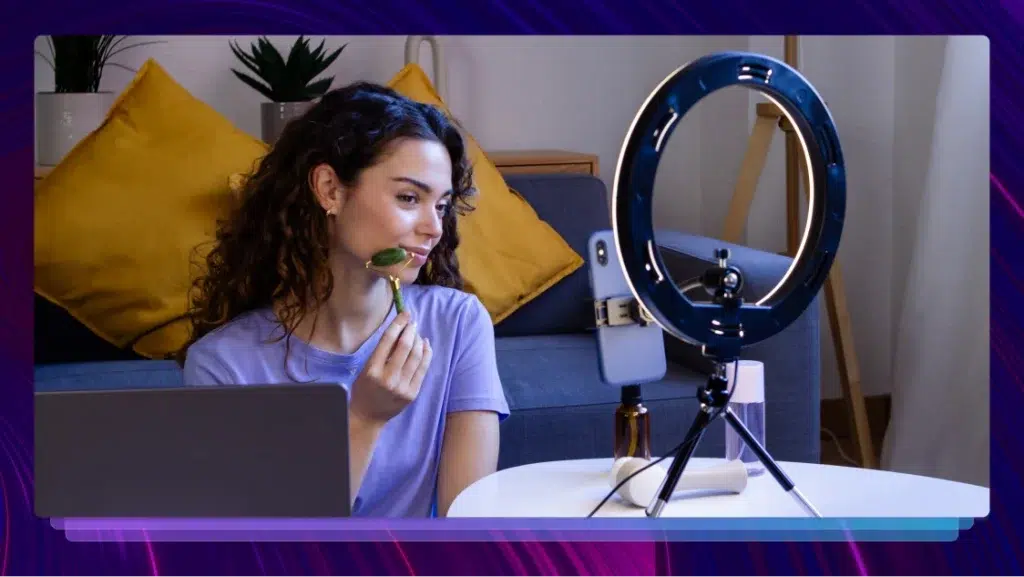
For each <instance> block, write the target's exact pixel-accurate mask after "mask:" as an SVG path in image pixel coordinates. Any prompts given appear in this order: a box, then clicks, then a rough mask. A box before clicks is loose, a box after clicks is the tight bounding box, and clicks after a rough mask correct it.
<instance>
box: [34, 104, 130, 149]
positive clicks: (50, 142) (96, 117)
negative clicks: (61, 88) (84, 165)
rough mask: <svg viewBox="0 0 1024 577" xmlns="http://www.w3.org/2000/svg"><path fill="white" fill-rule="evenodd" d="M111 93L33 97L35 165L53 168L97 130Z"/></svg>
mask: <svg viewBox="0 0 1024 577" xmlns="http://www.w3.org/2000/svg"><path fill="white" fill-rule="evenodd" d="M115 97H116V94H115V93H113V92H86V93H66V92H39V93H37V94H36V146H37V149H36V152H37V154H38V157H37V160H36V162H37V163H38V164H40V165H42V166H56V165H57V164H59V163H60V161H61V160H62V159H63V158H64V156H65V155H66V154H67V153H68V152H70V151H71V149H72V148H74V147H75V145H76V144H78V143H79V142H80V141H81V140H82V139H83V138H85V137H86V136H87V135H88V134H89V133H90V132H92V131H94V130H96V129H97V128H99V126H100V124H101V123H102V122H103V119H104V118H106V116H107V112H109V111H110V107H111V106H113V104H114V98H115Z"/></svg>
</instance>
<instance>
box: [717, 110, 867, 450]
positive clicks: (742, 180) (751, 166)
mask: <svg viewBox="0 0 1024 577" xmlns="http://www.w3.org/2000/svg"><path fill="white" fill-rule="evenodd" d="M776 125H778V126H779V127H781V128H782V130H783V132H784V133H785V134H786V143H787V147H786V148H787V155H786V156H787V183H786V184H787V186H786V244H787V252H788V253H789V255H790V256H795V255H796V251H797V248H798V244H799V241H800V237H801V234H800V228H801V227H800V198H801V197H800V192H799V189H800V188H803V191H804V197H805V198H806V197H807V195H808V194H809V193H810V190H811V188H810V184H809V182H808V180H807V174H806V171H805V170H804V169H803V168H804V167H803V163H802V162H800V161H799V152H800V150H799V144H797V146H796V148H795V150H792V154H790V153H791V146H792V145H791V144H790V142H791V141H793V142H795V136H796V135H795V133H793V130H792V127H790V126H789V123H788V122H787V121H786V120H785V117H784V116H783V115H782V113H781V111H779V110H778V109H777V108H776V107H775V105H774V104H771V103H760V104H758V105H757V121H756V123H755V124H754V129H753V131H752V132H751V135H750V143H749V144H748V146H747V153H746V156H744V158H743V164H742V165H741V166H740V173H739V178H738V179H737V181H736V187H735V188H734V190H733V196H732V200H731V201H730V202H729V212H728V214H727V215H726V219H725V230H724V233H723V237H722V240H724V241H726V242H731V243H735V244H741V241H742V238H741V237H742V236H743V231H744V230H745V229H746V227H747V217H748V215H749V213H750V205H751V203H753V201H754V194H755V193H756V192H757V184H758V181H759V180H760V178H761V172H762V171H763V170H764V165H765V162H766V160H767V158H768V151H769V149H770V148H771V143H772V137H773V136H774V133H775V127H776ZM789 158H793V159H795V160H796V162H795V163H793V162H792V161H790V160H789ZM794 165H795V169H793V166H794ZM790 169H793V170H790ZM790 179H793V180H795V181H796V182H795V184H796V186H794V182H792V181H791V180H790ZM801 185H802V186H801ZM825 307H826V309H827V316H828V322H829V327H830V328H831V332H832V344H833V347H834V348H835V355H836V362H837V363H838V365H839V367H838V368H839V380H840V384H841V386H842V389H843V398H844V400H845V401H846V406H847V410H848V414H849V416H850V424H851V428H852V430H853V441H854V444H855V446H856V449H857V453H858V456H859V457H860V463H861V466H862V467H865V468H870V469H874V468H877V467H878V464H877V459H876V458H875V450H874V446H873V442H872V439H871V426H870V423H869V422H868V416H867V408H866V406H865V403H864V392H863V390H862V389H861V384H860V370H859V368H858V367H859V365H858V363H857V354H856V350H855V348H854V343H853V331H852V328H851V323H850V314H849V311H848V309H847V306H846V292H845V290H844V289H843V281H842V270H841V267H840V266H839V259H838V258H837V259H836V260H835V261H834V262H833V264H832V269H831V271H830V272H829V276H828V278H827V279H826V282H825Z"/></svg>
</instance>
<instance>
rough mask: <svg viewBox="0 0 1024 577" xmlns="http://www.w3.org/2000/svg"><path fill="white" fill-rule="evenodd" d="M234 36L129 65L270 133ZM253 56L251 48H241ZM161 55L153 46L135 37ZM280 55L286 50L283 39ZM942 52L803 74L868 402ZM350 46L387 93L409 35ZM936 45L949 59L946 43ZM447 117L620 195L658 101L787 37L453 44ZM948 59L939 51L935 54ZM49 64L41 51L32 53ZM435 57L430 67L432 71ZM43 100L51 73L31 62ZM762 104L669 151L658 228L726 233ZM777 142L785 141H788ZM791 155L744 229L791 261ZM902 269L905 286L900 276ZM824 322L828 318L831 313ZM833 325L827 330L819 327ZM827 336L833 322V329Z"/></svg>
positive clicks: (834, 40)
mask: <svg viewBox="0 0 1024 577" xmlns="http://www.w3.org/2000/svg"><path fill="white" fill-rule="evenodd" d="M229 38H230V37H217V36H178V37H165V38H162V40H165V41H166V42H165V43H164V44H159V45H154V46H146V47H143V48H141V49H138V50H136V51H131V52H128V53H125V54H123V55H121V56H122V58H119V59H118V62H121V63H123V64H126V65H128V66H131V67H136V68H137V67H138V66H139V65H141V63H142V62H143V61H144V60H145V59H146V58H148V57H154V58H156V59H157V60H158V61H159V62H160V63H161V65H162V66H164V67H165V68H166V69H167V70H168V71H169V72H170V74H171V75H173V76H174V77H175V78H176V79H177V80H178V81H179V82H180V83H181V84H182V85H183V86H184V87H185V88H187V89H188V90H190V91H191V92H192V93H193V94H194V95H195V96H197V97H198V98H200V99H202V100H204V101H206V102H207V103H209V104H210V105H212V106H213V107H214V108H216V109H217V110H218V111H220V112H221V113H222V114H224V115H225V116H226V117H227V118H229V119H230V120H231V121H233V122H234V123H235V124H237V125H238V126H239V127H241V128H242V129H244V130H246V131H248V132H249V133H251V134H253V135H258V134H259V111H258V103H259V102H261V98H262V97H261V96H260V95H258V94H257V93H256V92H254V91H253V90H251V89H250V88H248V87H247V86H245V85H243V84H242V83H241V82H240V81H238V80H237V79H235V77H234V76H233V75H232V74H231V73H230V68H231V67H232V66H237V64H236V62H235V60H234V56H233V55H232V54H231V52H230V50H229V48H228V40H229ZM237 39H238V40H239V41H240V42H241V43H242V45H243V46H248V44H249V42H251V41H252V39H253V38H251V37H237ZM139 40H151V38H139ZM271 40H272V41H273V42H274V43H275V44H276V45H277V46H278V47H279V48H280V49H284V48H285V47H286V46H287V45H288V43H290V41H291V40H292V38H290V37H272V38H271ZM941 41H942V40H941V39H939V40H936V39H933V38H927V37H915V38H893V37H802V38H801V54H800V68H801V71H802V72H803V73H804V74H805V75H806V76H807V77H808V79H809V80H810V81H811V83H812V84H814V85H815V86H816V87H817V88H818V91H819V92H820V93H821V94H822V96H823V97H824V98H825V99H826V101H827V102H828V103H829V105H830V107H831V109H832V112H833V114H834V116H835V119H836V122H837V125H838V128H839V134H840V138H841V144H842V146H843V149H844V153H845V156H846V162H847V170H848V184H849V189H848V190H849V202H848V212H847V221H846V229H845V232H844V237H843V248H842V251H841V254H840V258H841V262H842V266H843V272H844V276H845V280H846V292H847V299H848V301H849V307H850V313H851V316H852V321H853V330H854V335H855V338H856V346H857V353H858V356H859V360H860V368H861V374H862V383H863V386H864V390H865V393H867V394H878V393H884V392H887V391H889V390H890V382H891V374H892V355H891V348H892V333H893V330H894V326H895V320H894V319H897V318H898V316H899V315H898V313H897V312H894V307H898V306H899V303H900V302H901V299H902V296H899V297H897V296H894V295H902V287H903V286H905V283H906V275H905V273H904V272H902V267H903V266H905V263H906V262H907V260H908V259H909V254H906V253H905V252H901V251H900V250H899V249H898V248H897V249H894V244H895V245H896V246H897V247H898V245H899V243H901V242H902V241H903V240H905V239H907V238H912V235H913V230H912V228H911V227H910V226H909V223H910V221H912V220H913V217H914V215H915V214H916V211H917V208H916V204H915V203H916V202H917V200H916V199H919V198H920V193H921V190H923V186H924V174H925V170H926V161H927V153H926V151H927V150H928V149H929V146H930V140H931V119H932V118H933V117H934V115H933V114H929V113H928V107H929V106H930V107H932V110H934V98H935V90H936V87H937V86H938V74H939V70H940V69H941V60H942V55H941ZM344 42H348V43H349V45H348V47H347V48H346V49H345V51H344V53H343V54H342V56H341V57H340V58H339V59H338V61H337V62H335V64H334V65H333V66H332V67H331V69H330V71H329V73H331V74H334V75H335V77H336V81H335V82H336V85H337V84H341V83H345V82H349V81H352V80H357V79H360V80H371V81H377V82H386V81H387V80H389V79H390V78H391V77H392V76H393V75H394V74H395V73H396V72H397V71H398V70H399V69H400V68H401V67H402V65H403V53H404V42H405V37H404V36H361V37H337V36H335V37H329V38H328V45H330V46H339V45H340V44H342V43H344ZM936 43H939V44H936ZM443 44H444V48H445V53H446V58H447V60H448V83H447V84H448V86H447V88H448V94H449V98H448V102H449V105H450V107H451V108H452V110H453V112H454V113H455V114H456V115H458V116H459V117H460V119H461V120H462V121H463V122H464V124H465V125H466V126H467V128H468V129H469V130H470V131H471V132H472V133H473V135H474V136H475V137H476V138H477V139H478V141H479V142H480V143H481V145H482V146H484V147H485V148H488V149H509V148H565V149H571V150H578V151H582V152H589V153H595V154H598V155H599V156H600V161H601V176H602V178H603V179H604V181H605V183H606V184H608V185H609V186H611V184H612V176H613V173H614V169H615V163H616V160H617V156H618V153H619V149H620V147H621V144H622V140H623V138H624V136H625V134H626V130H627V129H628V126H629V123H630V121H631V120H632V118H633V116H634V114H635V113H636V111H637V110H638V108H639V106H640V105H641V104H642V102H643V100H644V98H645V97H646V96H647V95H648V93H649V92H650V90H651V89H652V88H653V87H654V86H655V85H656V84H657V83H658V82H659V81H661V80H662V79H663V78H664V77H665V75H667V74H669V73H670V72H672V71H673V70H674V69H676V68H677V67H678V66H680V65H682V64H684V63H685V62H687V61H689V60H691V59H693V58H696V57H698V56H701V55H703V54H706V53H708V52H712V51H717V50H748V49H749V50H753V51H757V52H762V53H765V54H768V55H771V56H775V57H778V58H781V57H782V47H783V40H782V37H779V36H776V37H745V36H738V37H695V36H689V37H687V36H683V37H667V36H657V37H623V36H618V37H571V38H566V37H540V36H537V37H493V36H486V37H475V36H461V37H446V38H444V39H443ZM936 46H938V48H939V49H936ZM36 47H37V49H39V50H42V51H44V52H45V50H46V48H45V40H44V39H39V40H37V45H36ZM429 53H430V51H429V48H428V47H427V46H426V45H424V47H423V54H424V68H425V69H426V70H427V71H428V73H429V72H430V66H429V60H427V58H428V56H429ZM36 71H37V73H36V88H37V89H38V90H50V89H52V81H53V78H52V73H51V72H50V70H49V68H48V67H47V66H46V64H45V63H44V62H43V61H42V59H39V58H37V59H36ZM130 78H131V73H130V72H127V71H124V70H121V69H118V68H108V69H107V71H106V73H105V76H104V81H103V88H105V89H109V90H114V91H119V90H121V89H122V88H123V87H124V86H125V85H126V84H127V82H128V81H129V80H130ZM755 100H756V95H754V94H752V93H749V92H748V91H746V90H744V89H741V88H736V89H726V90H725V91H723V92H722V93H721V94H718V95H715V96H713V97H710V98H707V99H705V100H704V101H702V102H701V103H699V104H698V105H697V107H696V108H695V109H694V111H693V112H692V113H691V114H690V115H688V116H687V117H685V118H684V119H683V120H682V122H681V124H680V126H679V127H678V128H677V129H676V131H675V133H674V138H673V139H672V140H671V141H670V142H669V145H668V150H667V151H666V157H665V161H663V162H662V168H661V169H660V170H659V173H658V177H657V186H658V195H657V200H656V205H657V210H656V220H657V222H656V225H657V226H659V227H660V226H674V227H676V228H679V229H681V230H685V231H688V232H696V233H701V234H707V235H709V236H716V235H718V234H720V231H721V227H722V223H723V222H724V218H725V211H726V207H727V205H728V201H729V197H730V195H731V194H732V187H733V185H734V183H735V179H736V174H737V171H738V168H739V164H740V161H741V159H742V156H743V153H744V151H745V150H746V144H747V138H748V137H749V131H750V128H751V127H752V124H753V117H752V115H753V112H752V111H753V102H754V101H755ZM780 134H781V133H780ZM783 150H784V143H783V139H782V138H781V137H779V138H776V140H775V141H774V143H773V148H772V151H771V154H770V155H769V160H768V164H767V167H766V169H765V172H764V174H763V177H762V180H761V183H760V186H759V189H758V193H757V197H756V199H755V202H754V205H753V207H752V212H751V217H750V221H749V223H748V236H747V244H749V245H751V246H755V247H758V248H762V249H767V250H773V251H781V250H783V249H784V248H785V235H784V231H783V228H784V223H785V201H784V198H785V195H784V182H785V177H784V166H783ZM894 266H895V267H896V271H897V272H894V270H893V269H894ZM822 313H824V309H822ZM823 319H824V317H823ZM823 324H826V325H827V323H823ZM822 337H823V340H822V352H823V370H824V374H823V384H822V388H823V394H824V395H825V396H826V397H838V396H839V395H840V388H839V385H838V377H837V374H836V370H835V360H834V355H833V353H832V342H831V338H830V336H829V333H828V331H827V329H824V332H823V335H822Z"/></svg>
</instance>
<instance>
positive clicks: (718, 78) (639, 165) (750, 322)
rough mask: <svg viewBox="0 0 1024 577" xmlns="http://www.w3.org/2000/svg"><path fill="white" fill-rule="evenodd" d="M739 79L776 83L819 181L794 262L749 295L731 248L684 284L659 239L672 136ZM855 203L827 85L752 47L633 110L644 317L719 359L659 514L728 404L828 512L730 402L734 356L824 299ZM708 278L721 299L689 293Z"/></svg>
mask: <svg viewBox="0 0 1024 577" xmlns="http://www.w3.org/2000/svg"><path fill="white" fill-rule="evenodd" d="M733 85H740V86H746V87H748V88H751V89H753V90H755V91H757V92H760V93H762V94H764V95H765V96H766V97H767V98H768V99H769V100H771V101H772V102H773V103H775V105H776V106H778V108H779V110H781V111H782V114H783V116H785V118H786V119H787V120H788V121H789V123H790V125H791V126H792V127H793V128H794V130H795V132H796V134H797V139H798V140H799V142H800V148H801V150H802V152H803V160H804V164H805V170H806V171H807V175H808V179H807V181H808V183H809V188H810V190H808V197H809V201H808V207H807V212H808V215H807V224H806V226H805V227H804V234H803V238H802V239H801V241H800V245H799V248H798V250H797V253H796V255H795V256H794V258H793V262H792V263H791V264H790V266H789V269H788V270H787V271H786V274H785V275H783V277H782V279H781V280H780V281H779V283H778V284H777V285H776V286H775V287H774V288H772V289H771V290H770V291H768V293H767V294H766V295H765V296H764V297H763V298H761V299H760V300H758V301H757V302H755V303H753V304H749V305H747V304H744V303H743V299H742V298H740V292H741V291H742V289H743V273H742V271H741V270H740V269H739V268H737V267H735V266H733V265H731V264H729V253H728V251H727V250H724V249H722V250H716V251H715V255H714V256H715V258H716V259H717V263H716V264H715V265H713V266H712V267H710V268H709V270H708V271H707V272H705V273H704V274H702V275H701V276H700V277H699V279H697V282H691V283H687V284H686V286H684V287H683V288H682V289H680V287H678V286H676V283H675V282H673V281H672V279H671V278H670V277H669V276H668V275H667V274H666V270H667V267H666V266H665V263H664V261H663V260H662V258H661V253H660V250H659V249H658V245H657V242H656V240H655V238H654V203H653V199H654V177H655V174H656V173H657V171H658V163H659V162H660V160H661V154H662V152H663V151H664V150H665V143H666V142H668V139H669V137H670V136H671V135H672V131H673V130H674V129H675V127H676V126H677V125H678V123H679V119H680V118H682V117H684V116H685V115H686V113H687V112H689V111H690V109H691V108H693V106H694V105H696V104H697V102H699V101H700V100H701V99H703V98H704V97H706V96H708V95H709V94H711V93H712V92H715V91H716V90H720V89H722V88H725V87H727V86H733ZM845 211H846V172H845V167H844V164H843V155H842V150H841V149H840V146H839V137H838V136H837V135H836V128H835V125H834V124H833V122H832V115H831V113H830V112H829V110H828V107H827V106H825V103H824V101H823V100H822V99H821V96H819V95H818V92H817V90H815V89H814V87H813V86H811V85H810V83H809V82H807V80H806V79H804V77H803V76H801V75H800V73H799V72H797V71H796V70H794V69H793V68H791V67H790V66H789V65H787V64H785V63H784V62H780V61H778V60H775V59H774V58H769V57H767V56H764V55H760V54H751V53H746V52H721V53H716V54H711V55H708V56H705V57H703V58H700V59H697V60H695V61H693V62H690V63H689V64H687V65H685V66H683V67H681V68H679V69H678V70H676V71H675V72H673V73H672V74H670V75H669V76H668V77H666V78H665V80H663V81H662V82H661V84H660V85H658V87H657V88H656V89H655V90H654V91H653V92H652V93H651V95H650V96H649V97H648V98H647V100H646V101H645V102H644V104H643V107H642V108H641V109H640V111H639V113H637V115H636V117H635V118H634V119H633V124H632V125H631V126H630V128H629V132H628V133H627V135H626V140H625V142H624V144H623V147H622V152H621V154H620V156H619V162H618V166H616V168H615V183H614V187H613V189H612V225H613V232H614V237H615V244H616V248H617V249H618V253H619V264H620V266H621V267H622V270H623V273H625V277H626V284H627V285H628V286H629V290H630V292H631V293H632V295H633V297H634V298H635V299H636V300H637V302H638V303H639V307H638V308H640V309H642V310H641V312H642V313H646V314H643V315H641V316H643V317H645V318H646V319H648V320H653V321H654V322H655V323H657V324H658V325H659V326H660V327H661V328H662V329H663V330H664V331H665V332H667V333H669V334H671V335H673V336H675V337H676V338H678V339H680V340H683V341H686V342H689V343H691V344H697V345H701V346H702V352H703V354H704V355H705V356H706V357H709V358H710V359H712V361H713V363H714V369H713V370H712V371H711V373H710V374H709V375H708V380H707V384H706V385H705V387H704V388H703V389H701V390H699V391H698V393H697V399H698V400H699V401H700V410H699V411H698V412H697V415H696V416H695V417H694V421H693V424H692V425H691V427H690V430H689V432H688V433H687V436H686V440H684V441H683V442H682V443H681V444H680V445H679V446H678V447H677V448H676V449H674V450H673V451H672V453H675V457H674V459H673V461H672V465H671V466H670V467H669V469H668V472H667V473H666V476H665V480H664V481H663V483H662V485H661V488H660V489H659V492H658V495H657V497H656V498H655V499H654V501H652V503H651V504H650V505H649V506H648V508H647V515H648V516H650V517H658V516H660V515H661V513H662V511H663V510H664V508H665V506H666V504H667V503H668V502H669V500H670V499H671V497H672V494H673V491H674V490H675V487H676V485H677V484H678V482H679V479H680V476H681V475H682V473H683V470H684V469H685V468H686V465H687V464H688V463H689V461H690V458H691V457H692V455H693V452H694V450H695V448H696V446H697V443H698V442H699V441H700V439H701V437H703V434H704V431H705V430H706V429H707V427H708V425H709V424H710V423H711V422H713V421H714V420H715V419H717V418H718V417H719V416H723V415H724V418H725V420H726V422H727V423H728V424H729V426H730V427H732V429H733V430H735V431H736V433H737V434H738V435H739V436H740V438H742V439H743V441H744V442H745V443H746V445H747V446H748V447H749V448H750V449H751V450H752V451H753V452H754V453H755V454H756V455H757V458H758V460H760V461H761V463H762V464H764V465H765V468H766V469H767V470H768V471H769V472H770V473H771V475H772V476H773V477H774V478H775V480H776V482H778V483H779V485H780V486H781V487H782V489H783V490H784V491H786V492H787V493H789V494H790V495H791V496H792V497H793V498H794V500H795V501H796V502H797V504H798V505H799V506H800V507H801V508H802V509H803V510H804V511H806V512H807V513H808V514H809V515H812V516H815V517H820V513H819V512H818V510H817V509H816V508H815V507H814V506H813V505H812V504H811V503H810V502H808V501H807V499H806V498H805V497H804V496H803V495H802V494H801V493H800V491H799V490H798V489H797V488H796V485H795V484H794V483H793V481H792V480H791V479H790V478H789V477H787V476H786V474H785V472H783V471H782V468H781V467H780V466H779V465H778V463H776V462H775V460H774V459H773V458H772V456H771V455H770V454H768V451H767V450H766V449H765V448H764V447H763V446H762V445H761V443H760V442H759V441H758V440H757V439H756V438H754V436H753V435H752V434H751V433H750V431H749V430H748V429H747V428H746V426H745V425H744V424H743V422H742V420H741V419H740V418H739V417H737V416H736V414H735V413H734V412H733V411H732V409H731V408H730V407H729V399H730V398H731V397H732V392H731V390H730V387H729V383H728V381H729V379H728V377H727V376H726V375H727V373H726V369H725V366H726V364H728V363H730V362H732V363H736V362H738V359H739V354H740V350H741V349H742V348H743V347H745V346H749V345H752V344H754V343H757V342H759V341H763V340H765V339H767V338H769V337H771V336H774V335H775V334H777V333H779V332H780V331H782V330H783V329H785V328H786V327H787V326H789V325H790V324H791V323H792V322H793V321H795V320H796V319H797V318H798V317H799V316H800V315H801V314H803V312H804V310H805V309H807V307H808V306H810V305H811V304H812V303H813V302H814V299H815V297H816V296H817V294H818V291H819V290H820V289H821V286H822V285H823V284H824V283H825V281H826V278H827V276H828V273H829V269H830V268H831V267H832V262H833V261H834V260H835V255H836V251H837V250H838V249H839V238H840V236H842V232H843V218H844V217H845ZM708 256H711V255H708ZM701 286H702V287H703V288H704V290H705V291H706V292H707V293H708V294H710V295H711V297H712V299H711V302H707V303H695V302H693V301H691V300H690V299H689V298H687V297H686V295H685V293H686V291H688V290H689V289H690V288H693V287H701ZM637 322H639V321H637ZM666 457H668V455H666V456H665V457H662V458H663V459H664V458H666ZM659 460H660V459H659ZM655 463H657V461H655ZM645 468H646V467H645ZM641 470H643V469H641ZM598 507H600V505H598Z"/></svg>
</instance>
